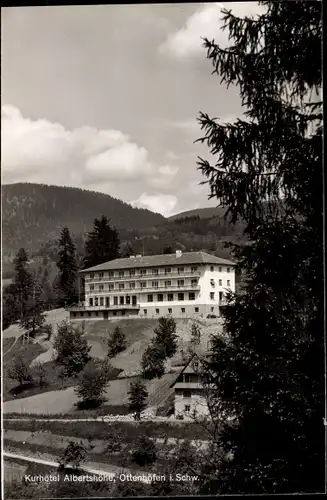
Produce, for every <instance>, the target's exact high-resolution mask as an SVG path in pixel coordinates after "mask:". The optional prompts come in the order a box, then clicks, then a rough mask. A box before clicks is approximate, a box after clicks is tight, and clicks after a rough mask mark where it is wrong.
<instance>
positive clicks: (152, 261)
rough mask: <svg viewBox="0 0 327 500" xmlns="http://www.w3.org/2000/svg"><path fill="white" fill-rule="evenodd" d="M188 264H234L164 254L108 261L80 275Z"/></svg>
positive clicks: (204, 255) (193, 254)
mask: <svg viewBox="0 0 327 500" xmlns="http://www.w3.org/2000/svg"><path fill="white" fill-rule="evenodd" d="M190 264H199V265H200V264H217V265H229V266H235V263H234V262H232V261H230V260H227V259H221V258H220V257H216V256H215V255H210V254H208V253H206V252H185V253H182V254H181V255H179V256H178V255H176V253H173V254H164V255H144V256H142V255H141V256H132V257H126V258H123V259H115V260H110V261H109V262H104V263H103V264H98V265H97V266H93V267H89V268H88V269H83V270H82V271H80V272H81V273H85V272H90V271H110V270H118V269H133V268H138V267H160V266H174V265H181V266H183V265H190Z"/></svg>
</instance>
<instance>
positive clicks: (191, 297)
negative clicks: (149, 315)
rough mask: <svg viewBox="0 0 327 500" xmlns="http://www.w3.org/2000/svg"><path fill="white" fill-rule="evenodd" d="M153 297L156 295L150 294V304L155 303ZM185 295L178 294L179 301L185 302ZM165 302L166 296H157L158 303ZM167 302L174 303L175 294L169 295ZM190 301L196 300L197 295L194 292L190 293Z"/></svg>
mask: <svg viewBox="0 0 327 500" xmlns="http://www.w3.org/2000/svg"><path fill="white" fill-rule="evenodd" d="M153 297H154V295H152V294H149V295H148V302H153ZM184 297H185V294H184V293H178V294H177V300H184ZM163 300H164V295H163V293H158V294H157V302H163ZM167 300H168V302H172V301H173V300H174V294H173V293H168V294H167ZM188 300H195V293H194V292H189V294H188Z"/></svg>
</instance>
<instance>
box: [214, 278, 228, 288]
mask: <svg viewBox="0 0 327 500" xmlns="http://www.w3.org/2000/svg"><path fill="white" fill-rule="evenodd" d="M210 285H211V286H212V287H213V288H214V287H215V286H216V282H215V280H213V279H211V280H210ZM218 286H223V280H218ZM227 286H230V280H227Z"/></svg>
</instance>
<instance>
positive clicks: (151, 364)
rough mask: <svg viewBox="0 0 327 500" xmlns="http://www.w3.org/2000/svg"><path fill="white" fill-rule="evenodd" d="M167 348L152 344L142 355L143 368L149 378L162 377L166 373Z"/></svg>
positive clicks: (145, 376)
mask: <svg viewBox="0 0 327 500" xmlns="http://www.w3.org/2000/svg"><path fill="white" fill-rule="evenodd" d="M165 360H166V357H165V350H164V347H163V346H159V345H156V344H151V345H149V347H148V348H147V349H146V351H145V352H144V354H143V356H142V360H141V368H142V372H143V377H144V378H145V379H147V380H152V379H154V378H161V377H162V376H163V375H164V373H165Z"/></svg>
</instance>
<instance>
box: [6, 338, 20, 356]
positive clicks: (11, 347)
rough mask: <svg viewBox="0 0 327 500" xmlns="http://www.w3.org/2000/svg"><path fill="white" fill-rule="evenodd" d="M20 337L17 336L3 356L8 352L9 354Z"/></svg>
mask: <svg viewBox="0 0 327 500" xmlns="http://www.w3.org/2000/svg"><path fill="white" fill-rule="evenodd" d="M18 339H19V337H15V340H14V343H13V344H12V345H11V346H10V347H9V349H8V350H7V351H6V352H5V353H4V354H3V356H6V354H8V353H9V352H10V351H11V350H12V349H13V348H14V346H15V344H16V342H17V340H18Z"/></svg>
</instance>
